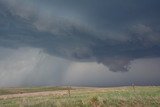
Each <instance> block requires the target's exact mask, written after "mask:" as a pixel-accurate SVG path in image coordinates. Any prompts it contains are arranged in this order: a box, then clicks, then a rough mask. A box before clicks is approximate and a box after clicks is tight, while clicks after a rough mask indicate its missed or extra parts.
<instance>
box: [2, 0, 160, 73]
mask: <svg viewBox="0 0 160 107" xmlns="http://www.w3.org/2000/svg"><path fill="white" fill-rule="evenodd" d="M122 1H123V2H122ZM122 1H116V0H113V1H109V0H101V1H96V0H92V1H91V0H87V1H86V0H81V1H75V0H69V1H65V0H59V1H55V0H53V1H49V0H46V1H42V0H34V1H28V0H25V1H21V0H1V1H0V46H1V47H6V48H13V49H17V48H21V47H33V48H39V49H42V50H43V51H44V52H46V53H47V54H50V55H53V56H57V57H61V58H66V59H68V60H73V61H82V62H83V61H88V62H90V61H96V62H98V63H103V64H104V65H106V66H107V67H109V69H110V70H111V71H115V72H116V71H128V69H129V68H130V67H129V64H130V61H132V60H135V59H138V58H148V57H149V58H153V57H160V36H159V35H160V23H159V19H160V15H159V5H158V4H160V2H159V1H158V0H155V1H151V0H141V1H138V0H134V1H133V0H129V1H126V0H122Z"/></svg>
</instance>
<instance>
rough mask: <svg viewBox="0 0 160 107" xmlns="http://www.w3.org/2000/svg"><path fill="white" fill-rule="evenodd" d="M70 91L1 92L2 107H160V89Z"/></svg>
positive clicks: (155, 87)
mask: <svg viewBox="0 0 160 107" xmlns="http://www.w3.org/2000/svg"><path fill="white" fill-rule="evenodd" d="M67 89H68V88H64V87H40V88H38V87H37V88H13V89H12V88H11V89H6V90H5V89H1V90H0V94H1V95H0V107H160V87H159V86H147V87H140V86H136V87H135V90H134V89H133V88H132V87H115V88H73V89H72V90H70V91H71V95H70V96H69V95H68V92H69V90H67ZM41 91H43V92H41Z"/></svg>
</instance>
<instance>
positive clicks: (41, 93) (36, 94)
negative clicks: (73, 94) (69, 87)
mask: <svg viewBox="0 0 160 107" xmlns="http://www.w3.org/2000/svg"><path fill="white" fill-rule="evenodd" d="M48 95H55V96H63V95H67V91H65V90H63V91H45V92H34V93H22V94H10V95H0V99H8V98H16V97H34V96H48Z"/></svg>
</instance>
